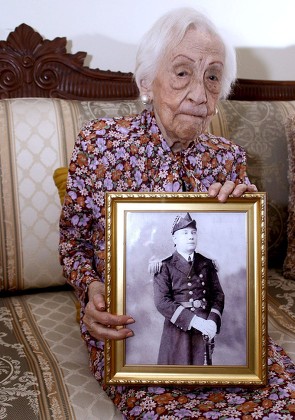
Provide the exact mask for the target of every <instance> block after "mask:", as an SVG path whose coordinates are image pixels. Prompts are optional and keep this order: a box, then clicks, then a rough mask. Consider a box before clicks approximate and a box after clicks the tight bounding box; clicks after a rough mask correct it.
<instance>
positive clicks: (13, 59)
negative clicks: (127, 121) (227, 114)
mask: <svg viewBox="0 0 295 420" xmlns="http://www.w3.org/2000/svg"><path fill="white" fill-rule="evenodd" d="M66 44H67V40H66V38H65V37H63V38H59V37H58V38H55V39H53V40H48V39H43V38H42V36H41V35H40V34H39V33H38V32H36V31H35V30H34V29H33V28H31V27H30V26H28V25H26V24H24V23H23V24H21V25H20V26H18V27H17V28H16V29H15V30H14V31H13V32H11V33H10V34H9V35H8V37H7V40H6V41H0V99H3V98H17V97H51V98H64V99H79V100H91V99H123V98H124V99H131V98H136V97H137V96H138V89H137V86H136V84H135V82H134V80H133V75H132V73H123V72H119V71H118V72H114V71H104V70H100V69H90V68H89V67H86V66H84V59H85V57H86V55H87V53H86V52H81V51H80V52H77V53H75V54H71V53H68V52H67V51H66ZM230 99H235V100H292V99H295V82H294V81H290V82H289V81H280V82H278V81H265V80H249V79H238V80H237V82H236V84H235V86H234V89H233V92H232V94H231V96H230Z"/></svg>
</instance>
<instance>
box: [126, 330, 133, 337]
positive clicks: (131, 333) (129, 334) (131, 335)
mask: <svg viewBox="0 0 295 420" xmlns="http://www.w3.org/2000/svg"><path fill="white" fill-rule="evenodd" d="M133 336H134V334H133V332H132V331H129V333H127V334H126V338H128V337H133Z"/></svg>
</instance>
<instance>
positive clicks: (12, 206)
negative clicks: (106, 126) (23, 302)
mask: <svg viewBox="0 0 295 420" xmlns="http://www.w3.org/2000/svg"><path fill="white" fill-rule="evenodd" d="M141 109H142V105H141V103H140V102H139V101H134V100H130V101H108V102H102V101H97V102H95V101H91V102H87V101H81V102H80V101H69V100H61V99H49V98H26V99H4V100H1V101H0V126H1V141H0V175H1V176H0V290H7V291H14V290H23V289H30V288H43V287H50V286H56V285H62V284H64V282H65V280H64V278H63V276H62V271H61V267H60V264H59V258H58V250H57V248H58V238H59V232H58V220H59V215H60V203H59V200H58V196H57V194H56V189H55V186H54V182H53V179H52V174H53V172H54V170H55V169H56V168H58V167H60V166H67V165H68V163H69V158H70V156H71V153H72V149H73V145H74V141H75V139H76V136H77V133H78V131H79V129H80V127H81V126H82V125H83V123H84V121H86V120H89V119H91V118H94V117H95V116H110V117H111V116H114V115H122V114H125V113H135V112H139V111H140V110H141Z"/></svg>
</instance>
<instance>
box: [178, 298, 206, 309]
mask: <svg viewBox="0 0 295 420" xmlns="http://www.w3.org/2000/svg"><path fill="white" fill-rule="evenodd" d="M179 303H180V305H181V306H183V307H184V308H202V309H206V306H207V302H206V301H205V300H200V299H196V300H193V301H192V302H179Z"/></svg>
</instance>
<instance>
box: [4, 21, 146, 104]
mask: <svg viewBox="0 0 295 420" xmlns="http://www.w3.org/2000/svg"><path fill="white" fill-rule="evenodd" d="M66 43H67V40H66V38H65V37H63V38H55V39H54V40H52V41H50V40H47V39H43V38H42V37H41V35H40V34H39V33H38V32H35V31H34V30H33V29H32V28H31V27H30V26H28V25H26V24H24V23H23V24H21V25H20V26H18V27H17V28H16V29H15V31H14V32H11V33H10V34H9V35H8V37H7V41H0V98H2V99H3V98H16V97H51V98H67V99H80V100H83V99H85V100H89V99H98V98H100V99H116V98H117V99H119V98H122V97H124V98H126V99H127V98H135V97H137V96H138V90H137V87H136V84H135V83H134V81H133V79H132V73H121V72H111V71H103V70H99V69H90V68H89V67H86V66H85V67H84V66H83V63H84V59H85V57H86V54H87V53H85V52H77V53H76V54H69V53H67V51H66Z"/></svg>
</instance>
